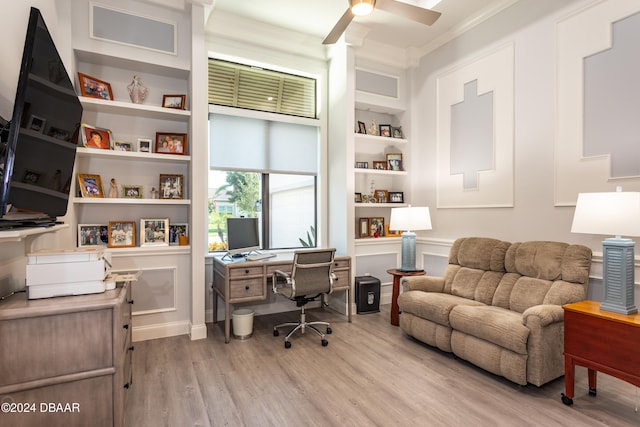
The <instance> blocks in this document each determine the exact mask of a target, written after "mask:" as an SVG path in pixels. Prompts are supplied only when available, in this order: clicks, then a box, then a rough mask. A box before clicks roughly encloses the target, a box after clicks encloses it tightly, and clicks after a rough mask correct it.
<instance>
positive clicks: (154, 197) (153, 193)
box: [151, 187, 158, 199]
mask: <svg viewBox="0 0 640 427" xmlns="http://www.w3.org/2000/svg"><path fill="white" fill-rule="evenodd" d="M151 198H152V199H157V198H158V190H156V187H153V188H151Z"/></svg>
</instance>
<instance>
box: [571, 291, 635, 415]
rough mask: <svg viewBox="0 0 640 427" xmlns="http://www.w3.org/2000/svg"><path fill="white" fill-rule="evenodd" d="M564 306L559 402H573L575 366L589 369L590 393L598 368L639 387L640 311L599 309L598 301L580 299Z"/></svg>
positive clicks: (592, 392) (594, 386) (591, 393)
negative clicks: (621, 311)
mask: <svg viewBox="0 0 640 427" xmlns="http://www.w3.org/2000/svg"><path fill="white" fill-rule="evenodd" d="M563 308H564V372H565V373H564V379H565V393H566V394H564V393H563V394H562V402H563V403H564V404H565V405H571V404H572V403H573V393H574V380H575V366H576V365H579V366H584V367H586V368H587V370H588V378H589V394H590V395H591V396H595V395H596V376H597V373H598V371H600V372H603V373H605V374H608V375H611V376H613V377H616V378H619V379H621V380H623V381H626V382H628V383H631V384H633V385H635V386H636V387H640V354H639V353H638V349H637V347H638V342H639V341H640V314H639V313H636V314H618V313H613V312H611V311H605V310H600V302H597V301H580V302H576V303H573V304H567V305H565V306H563Z"/></svg>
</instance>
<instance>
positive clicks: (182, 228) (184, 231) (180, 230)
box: [169, 224, 189, 245]
mask: <svg viewBox="0 0 640 427" xmlns="http://www.w3.org/2000/svg"><path fill="white" fill-rule="evenodd" d="M180 237H189V225H188V224H169V244H170V245H179V244H180Z"/></svg>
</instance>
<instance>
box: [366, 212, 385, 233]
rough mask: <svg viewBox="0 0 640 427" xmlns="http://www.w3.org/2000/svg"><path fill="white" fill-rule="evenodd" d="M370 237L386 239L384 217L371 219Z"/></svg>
mask: <svg viewBox="0 0 640 427" xmlns="http://www.w3.org/2000/svg"><path fill="white" fill-rule="evenodd" d="M369 236H370V237H384V217H372V218H369Z"/></svg>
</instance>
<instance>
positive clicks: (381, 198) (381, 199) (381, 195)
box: [373, 190, 389, 203]
mask: <svg viewBox="0 0 640 427" xmlns="http://www.w3.org/2000/svg"><path fill="white" fill-rule="evenodd" d="M373 194H374V196H375V198H376V201H377V202H378V203H387V202H388V201H389V192H388V191H387V190H375V191H374V192H373Z"/></svg>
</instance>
